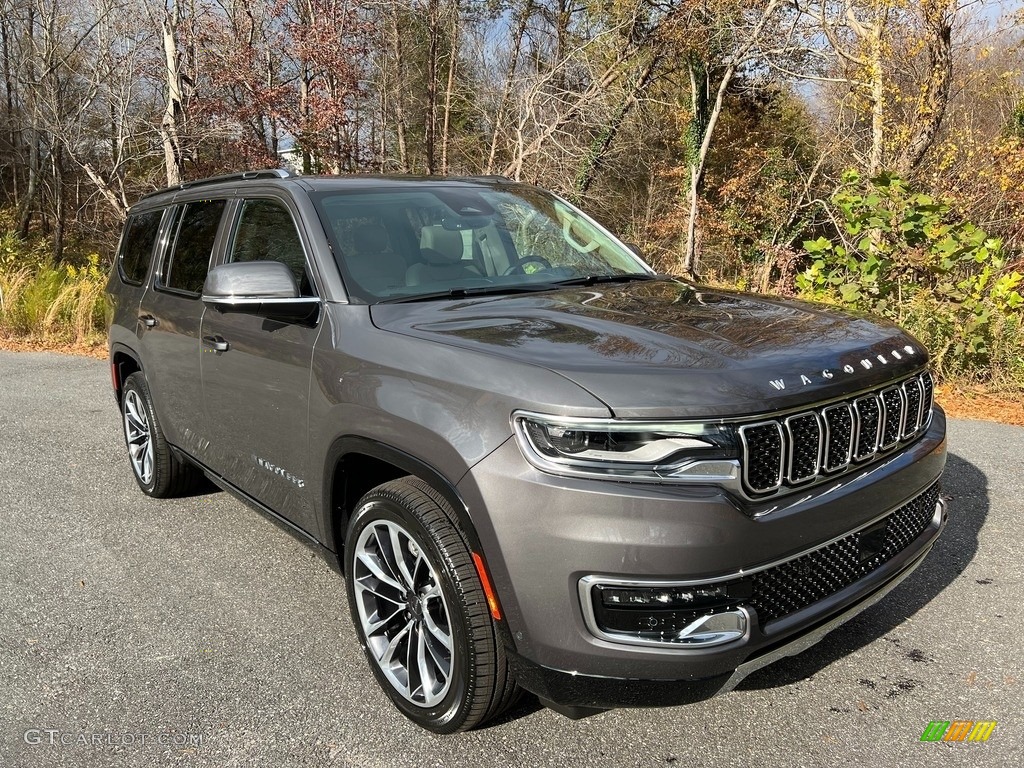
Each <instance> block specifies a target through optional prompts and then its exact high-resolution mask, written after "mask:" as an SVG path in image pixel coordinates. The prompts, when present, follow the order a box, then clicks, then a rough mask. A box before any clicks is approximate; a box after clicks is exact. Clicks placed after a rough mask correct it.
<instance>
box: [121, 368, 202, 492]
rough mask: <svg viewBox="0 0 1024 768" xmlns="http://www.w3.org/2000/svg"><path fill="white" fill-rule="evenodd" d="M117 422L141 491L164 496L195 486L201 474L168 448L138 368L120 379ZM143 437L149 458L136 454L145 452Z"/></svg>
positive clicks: (189, 490)
mask: <svg viewBox="0 0 1024 768" xmlns="http://www.w3.org/2000/svg"><path fill="white" fill-rule="evenodd" d="M121 426H122V428H123V431H124V440H125V446H126V447H127V448H128V464H129V465H130V466H131V468H132V475H134V476H135V482H137V483H138V484H139V488H141V489H142V492H143V493H144V494H146V495H147V496H153V497H154V498H158V499H166V498H173V497H175V496H183V495H185V494H188V493H190V492H192V491H194V490H195V489H196V488H197V487H198V485H199V482H200V480H202V474H201V473H200V472H199V470H198V469H196V467H195V466H194V465H192V464H189V463H188V462H186V461H184V460H182V459H179V458H178V457H177V456H175V455H174V453H173V452H172V451H171V447H170V445H168V443H167V439H166V438H165V437H164V432H163V429H161V427H160V422H159V421H158V420H157V418H156V411H155V410H154V409H153V398H152V397H151V396H150V394H149V386H148V385H147V384H146V377H145V376H144V375H143V374H142V373H140V372H136V373H133V374H132V375H131V376H129V377H128V378H127V379H125V381H124V389H123V391H122V393H121ZM143 434H145V435H146V438H144V437H143ZM147 438H148V441H149V442H148V446H149V448H150V449H151V451H150V452H149V455H148V459H149V460H148V462H147V461H146V460H145V459H143V460H142V461H140V460H139V458H138V456H139V455H142V454H145V452H146V447H145V445H144V443H143V441H144V439H147Z"/></svg>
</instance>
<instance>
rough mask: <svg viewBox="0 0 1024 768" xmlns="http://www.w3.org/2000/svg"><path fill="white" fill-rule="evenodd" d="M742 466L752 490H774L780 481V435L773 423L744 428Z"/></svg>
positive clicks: (776, 425)
mask: <svg viewBox="0 0 1024 768" xmlns="http://www.w3.org/2000/svg"><path fill="white" fill-rule="evenodd" d="M743 435H744V440H745V441H746V446H747V447H746V451H745V456H744V460H745V461H746V464H745V465H744V467H745V471H746V476H747V482H748V483H749V484H750V485H751V486H753V487H754V488H774V487H776V486H778V484H779V483H780V482H781V481H782V433H781V431H780V430H779V425H778V424H776V423H775V422H771V423H768V424H757V425H754V426H752V427H747V428H745V430H744V432H743Z"/></svg>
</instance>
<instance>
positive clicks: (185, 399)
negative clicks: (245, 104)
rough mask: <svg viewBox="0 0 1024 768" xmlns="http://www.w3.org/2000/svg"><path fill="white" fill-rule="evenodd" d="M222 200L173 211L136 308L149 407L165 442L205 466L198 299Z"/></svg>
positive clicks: (211, 248) (221, 210)
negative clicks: (166, 243)
mask: <svg viewBox="0 0 1024 768" xmlns="http://www.w3.org/2000/svg"><path fill="white" fill-rule="evenodd" d="M225 208H226V201H224V200H202V201H196V202H190V203H187V204H185V205H184V206H182V207H181V208H179V209H178V211H177V218H176V221H175V224H174V226H173V228H172V229H171V233H170V247H169V248H168V249H167V255H166V256H165V258H164V263H163V265H162V268H161V270H160V271H159V273H158V274H157V275H156V278H155V280H154V283H155V287H154V289H153V290H150V291H147V293H146V295H145V296H144V297H143V300H142V304H141V306H140V307H139V320H140V322H139V333H140V346H141V349H142V359H143V365H144V366H145V369H146V380H147V382H148V383H149V387H150V391H151V393H152V395H153V406H154V408H155V409H156V414H157V418H158V419H159V421H160V424H161V426H162V427H163V430H164V433H165V435H166V437H167V439H168V441H169V442H171V443H172V444H174V445H177V446H179V447H181V448H183V449H184V450H186V451H188V452H189V453H191V454H192V455H194V456H195V457H196V458H198V459H199V460H200V461H205V460H206V456H205V447H206V444H207V441H208V438H207V437H206V435H205V429H204V418H203V398H202V378H201V373H200V367H199V356H200V351H199V329H200V324H201V322H202V316H203V311H204V307H203V302H202V300H201V299H200V292H201V291H202V285H203V280H204V279H205V277H206V273H207V271H208V270H209V266H210V261H211V259H212V256H213V253H214V246H215V243H216V241H217V234H218V232H219V229H220V224H221V218H222V216H223V213H224V210H225Z"/></svg>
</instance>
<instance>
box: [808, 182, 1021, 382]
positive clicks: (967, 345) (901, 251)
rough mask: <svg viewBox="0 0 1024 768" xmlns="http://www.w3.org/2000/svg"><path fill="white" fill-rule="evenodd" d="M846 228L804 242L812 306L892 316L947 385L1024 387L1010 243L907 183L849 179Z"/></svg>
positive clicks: (841, 221)
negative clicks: (924, 349)
mask: <svg viewBox="0 0 1024 768" xmlns="http://www.w3.org/2000/svg"><path fill="white" fill-rule="evenodd" d="M831 202H832V205H833V206H834V210H833V211H832V213H833V217H834V219H835V220H836V223H837V228H836V231H835V233H834V235H833V236H832V237H831V238H830V237H824V236H823V237H819V238H818V239H816V240H809V241H806V242H804V244H803V245H804V250H805V252H806V254H807V255H808V256H809V258H810V259H811V265H810V267H808V268H807V269H806V270H805V271H804V272H803V273H802V274H800V275H798V276H797V289H798V290H799V292H800V294H801V295H802V296H803V297H804V298H809V299H813V300H817V301H825V302H829V303H833V304H837V305H840V306H843V307H846V308H849V309H856V310H863V311H868V312H873V313H876V314H880V315H883V316H885V317H888V318H890V319H892V320H895V321H896V322H898V323H900V324H901V325H903V326H904V327H906V328H907V329H908V330H909V331H911V332H912V333H914V334H915V335H916V336H918V337H919V338H920V339H921V341H922V342H924V343H925V345H926V346H928V348H929V349H930V350H931V351H932V354H933V356H934V365H935V369H936V370H937V371H938V372H939V374H940V375H943V376H946V377H957V378H964V377H967V378H971V379H974V380H978V381H986V382H992V383H997V384H1004V385H1005V384H1011V385H1013V386H1015V387H1024V339H1022V331H1024V327H1022V320H1021V315H1022V311H1024V296H1022V295H1021V290H1022V286H1024V276H1022V275H1021V273H1020V272H1017V271H1015V270H1013V269H1010V268H1009V267H1008V261H1009V260H1008V256H1007V253H1006V252H1005V249H1004V248H1003V243H1002V241H1001V240H999V239H996V238H992V237H989V235H988V234H987V233H986V232H985V230H983V229H981V228H980V227H977V226H975V225H974V224H972V223H971V222H969V221H964V220H962V219H960V218H958V217H957V216H956V215H955V214H954V211H953V209H952V206H951V205H950V204H949V202H948V201H946V200H941V199H936V198H934V197H931V196H929V195H924V194H920V193H916V192H914V191H913V190H912V189H911V188H910V187H909V185H908V184H907V183H906V182H904V181H903V180H902V179H900V178H899V177H898V176H894V175H891V174H884V175H881V176H878V177H877V178H873V179H868V180H864V179H862V178H861V177H860V176H859V175H858V174H857V173H855V172H848V173H847V174H845V176H844V178H843V186H842V188H841V189H840V190H839V191H838V192H837V193H836V194H835V195H834V196H833V198H832V201H831Z"/></svg>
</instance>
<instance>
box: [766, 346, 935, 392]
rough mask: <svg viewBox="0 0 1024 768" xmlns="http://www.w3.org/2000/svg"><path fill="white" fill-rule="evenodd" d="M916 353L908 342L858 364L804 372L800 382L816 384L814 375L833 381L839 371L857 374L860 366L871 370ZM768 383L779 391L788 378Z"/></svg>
mask: <svg viewBox="0 0 1024 768" xmlns="http://www.w3.org/2000/svg"><path fill="white" fill-rule="evenodd" d="M916 354H917V350H916V349H914V348H913V347H912V346H911V345H910V344H907V345H906V346H905V347H902V348H901V349H894V350H891V351H890V352H889V353H888V354H887V355H884V354H878V355H875V356H874V357H865V358H862V359H861V360H860V361H858V363H857V365H850V364H849V363H847V364H846V365H844V366H843V367H842V368H841V369H839V370H833V369H831V368H826V369H825V370H823V371H820V372H818V373H815V374H811V375H810V376H809V375H807V374H806V373H802V374H800V384H801V385H803V386H805V387H806V386H807V385H808V384H814V383H815V378H814V377H817V378H818V379H820V380H824V381H831V380H832V379H834V378H835V377H836V374H837V373H842V374H845V375H847V376H852V375H853V374H855V373H856V372H857V369H858V367H859V368H861V369H862V370H865V371H870V370H871V369H872V368H874V367H875V366H876V365H888V364H889V363H890V362H892V361H894V360H895V361H899V360H902V359H903V356H904V355H907V356H908V357H913V356H914V355H916ZM768 383H769V384H771V385H772V388H773V389H775V390H777V391H782V390H784V389H785V388H786V380H785V379H772V380H771V381H769V382H768Z"/></svg>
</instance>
